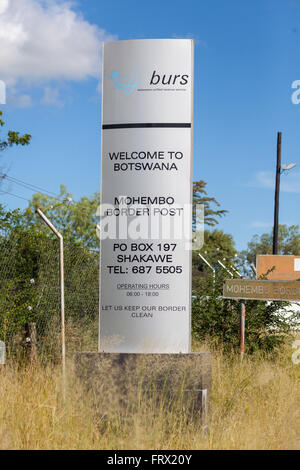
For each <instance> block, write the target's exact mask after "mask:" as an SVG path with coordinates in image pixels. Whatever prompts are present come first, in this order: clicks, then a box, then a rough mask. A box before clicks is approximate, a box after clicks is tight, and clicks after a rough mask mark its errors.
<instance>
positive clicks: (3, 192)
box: [0, 191, 30, 202]
mask: <svg viewBox="0 0 300 470" xmlns="http://www.w3.org/2000/svg"><path fill="white" fill-rule="evenodd" d="M0 193H1V194H10V195H11V196H15V197H18V198H19V199H23V200H24V201H27V202H30V199H26V198H25V197H22V196H18V195H17V194H14V193H10V192H9V191H0Z"/></svg>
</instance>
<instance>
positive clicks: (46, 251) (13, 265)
mask: <svg viewBox="0 0 300 470" xmlns="http://www.w3.org/2000/svg"><path fill="white" fill-rule="evenodd" d="M0 256H1V258H0V340H2V341H4V342H5V344H6V348H7V353H8V356H9V355H21V356H22V355H23V354H24V350H25V347H26V335H25V326H26V324H27V323H28V322H30V323H31V322H32V323H34V324H35V327H36V337H37V350H38V354H39V355H40V357H41V358H45V359H46V360H49V359H51V360H58V359H59V357H60V351H61V329H60V287H59V244H58V240H57V239H56V238H52V237H51V236H48V235H46V234H43V233H31V232H24V231H22V232H18V231H14V232H10V233H2V234H0ZM64 258H65V314H66V347H67V354H68V353H69V354H70V353H72V352H75V351H82V350H95V349H97V337H98V312H99V308H98V307H99V253H98V252H96V251H92V250H90V249H88V248H87V247H83V246H82V245H80V244H79V243H76V241H74V242H72V243H70V242H69V243H65V249H64Z"/></svg>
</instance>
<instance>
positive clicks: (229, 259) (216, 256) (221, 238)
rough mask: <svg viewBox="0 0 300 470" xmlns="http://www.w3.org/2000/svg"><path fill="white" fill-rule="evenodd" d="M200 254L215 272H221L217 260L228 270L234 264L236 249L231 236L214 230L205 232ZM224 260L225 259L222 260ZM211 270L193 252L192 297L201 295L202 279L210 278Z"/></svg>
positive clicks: (197, 254) (196, 253)
mask: <svg viewBox="0 0 300 470" xmlns="http://www.w3.org/2000/svg"><path fill="white" fill-rule="evenodd" d="M201 254H202V255H203V256H204V257H205V259H206V260H207V261H208V262H209V264H210V265H211V266H212V267H213V268H214V269H215V271H216V272H218V271H219V270H222V268H221V266H220V265H219V264H218V260H220V261H221V262H223V263H224V264H225V266H227V267H228V268H229V270H230V267H231V265H234V264H235V255H236V249H235V246H234V240H233V237H232V235H230V234H228V233H224V232H223V230H217V229H214V230H212V231H208V230H207V231H206V232H205V236H204V245H203V248H202V249H201ZM224 258H225V259H224ZM211 276H212V270H211V269H210V268H209V267H208V266H207V265H206V264H205V263H204V261H203V260H202V259H201V258H200V256H199V251H196V250H195V251H193V254H192V280H193V281H192V289H193V295H197V296H199V295H202V293H203V277H204V278H207V277H211Z"/></svg>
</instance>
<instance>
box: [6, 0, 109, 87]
mask: <svg viewBox="0 0 300 470" xmlns="http://www.w3.org/2000/svg"><path fill="white" fill-rule="evenodd" d="M0 5H1V7H0V44H1V47H0V79H2V80H4V81H6V83H7V84H8V85H14V86H18V87H20V84H22V85H24V83H26V84H27V85H28V84H31V85H32V84H34V85H41V84H43V83H44V84H45V83H47V82H50V81H53V80H57V81H64V80H66V81H69V80H71V81H82V80H84V79H86V78H89V77H93V78H95V79H97V80H100V78H101V67H100V63H101V42H102V41H103V40H112V39H116V38H115V37H114V36H112V35H109V34H108V33H106V32H105V30H103V29H100V28H99V27H98V26H97V25H93V24H90V23H89V22H88V21H86V20H85V19H84V18H83V16H82V15H81V14H80V13H78V12H76V11H75V10H74V9H73V7H72V4H71V3H70V2H65V1H59V0H0Z"/></svg>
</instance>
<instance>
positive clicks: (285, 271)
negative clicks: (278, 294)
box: [256, 255, 300, 281]
mask: <svg viewBox="0 0 300 470" xmlns="http://www.w3.org/2000/svg"><path fill="white" fill-rule="evenodd" d="M273 266H274V270H273V271H272V272H270V273H269V274H268V275H267V279H268V280H272V281H297V280H300V255H297V256H294V255H257V256H256V271H257V276H256V277H257V279H258V278H259V277H260V276H264V275H265V274H266V273H267V272H268V271H269V270H270V269H272V267H273Z"/></svg>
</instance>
